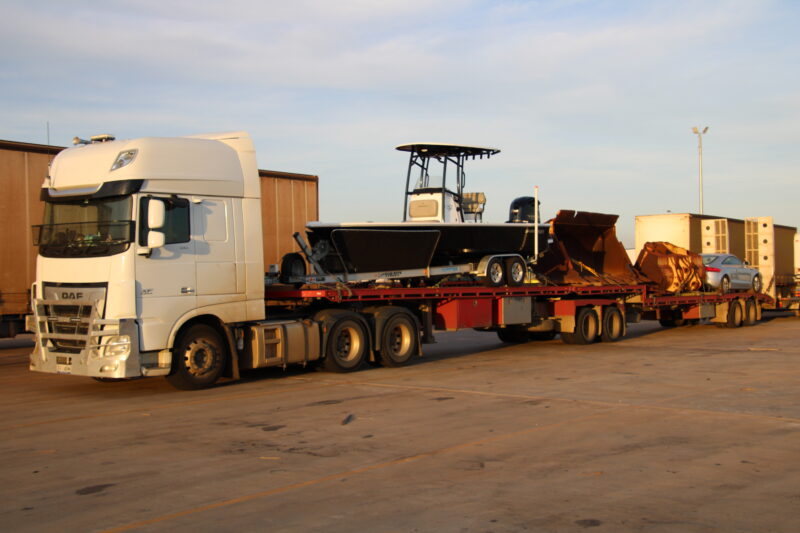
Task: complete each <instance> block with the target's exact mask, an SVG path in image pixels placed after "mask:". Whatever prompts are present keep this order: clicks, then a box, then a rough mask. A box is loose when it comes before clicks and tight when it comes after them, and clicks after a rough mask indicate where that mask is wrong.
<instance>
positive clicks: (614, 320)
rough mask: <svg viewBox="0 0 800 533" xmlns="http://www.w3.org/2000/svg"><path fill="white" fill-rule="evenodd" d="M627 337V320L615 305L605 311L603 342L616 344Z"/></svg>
mask: <svg viewBox="0 0 800 533" xmlns="http://www.w3.org/2000/svg"><path fill="white" fill-rule="evenodd" d="M624 335H625V319H624V318H623V317H622V313H620V311H619V309H618V308H617V307H614V306H613V305H611V306H608V307H606V308H605V309H604V310H603V333H602V334H601V335H600V338H601V339H602V341H603V342H616V341H618V340H619V339H621V338H622V337H623V336H624Z"/></svg>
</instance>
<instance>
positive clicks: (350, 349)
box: [323, 317, 367, 372]
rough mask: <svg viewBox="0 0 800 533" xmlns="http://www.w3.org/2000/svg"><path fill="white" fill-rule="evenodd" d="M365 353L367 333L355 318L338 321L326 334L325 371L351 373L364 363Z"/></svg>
mask: <svg viewBox="0 0 800 533" xmlns="http://www.w3.org/2000/svg"><path fill="white" fill-rule="evenodd" d="M366 352H367V333H366V331H365V330H364V326H363V325H362V324H361V322H360V321H359V320H357V319H355V318H350V317H345V318H341V319H339V320H338V321H337V322H336V323H335V324H334V325H333V327H332V328H331V330H330V333H328V342H327V344H326V346H325V361H324V362H323V364H324V366H325V370H329V371H331V372H352V371H353V370H356V369H357V368H358V367H360V366H361V363H363V362H364V356H365V355H366Z"/></svg>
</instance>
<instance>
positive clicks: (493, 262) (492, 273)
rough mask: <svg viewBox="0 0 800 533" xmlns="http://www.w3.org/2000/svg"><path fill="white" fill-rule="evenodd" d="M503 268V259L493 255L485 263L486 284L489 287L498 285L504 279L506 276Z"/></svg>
mask: <svg viewBox="0 0 800 533" xmlns="http://www.w3.org/2000/svg"><path fill="white" fill-rule="evenodd" d="M504 270H505V269H504V268H503V260H502V259H501V258H499V257H493V258H492V259H490V260H489V262H488V263H487V264H486V278H485V282H486V285H488V286H489V287H500V286H501V285H503V284H504V283H505V281H506V279H505V278H506V276H505V272H504Z"/></svg>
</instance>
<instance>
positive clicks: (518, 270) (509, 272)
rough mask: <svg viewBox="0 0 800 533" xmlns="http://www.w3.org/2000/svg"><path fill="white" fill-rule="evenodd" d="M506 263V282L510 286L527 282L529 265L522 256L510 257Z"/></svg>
mask: <svg viewBox="0 0 800 533" xmlns="http://www.w3.org/2000/svg"><path fill="white" fill-rule="evenodd" d="M505 263H506V265H505V266H506V272H505V274H506V282H507V283H508V286H509V287H519V286H520V285H522V284H523V283H525V274H527V273H528V272H527V270H528V267H527V266H526V265H525V261H523V259H522V258H521V257H509V258H507V259H506V261H505Z"/></svg>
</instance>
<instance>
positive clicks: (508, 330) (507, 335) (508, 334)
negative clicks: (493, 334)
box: [497, 326, 531, 344]
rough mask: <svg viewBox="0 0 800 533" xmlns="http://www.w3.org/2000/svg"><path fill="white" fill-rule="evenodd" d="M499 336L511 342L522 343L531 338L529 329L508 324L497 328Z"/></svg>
mask: <svg viewBox="0 0 800 533" xmlns="http://www.w3.org/2000/svg"><path fill="white" fill-rule="evenodd" d="M497 337H498V338H499V339H500V340H501V341H503V342H507V343H509V344H521V343H523V342H528V341H529V340H531V338H530V336H529V334H528V330H527V329H522V328H517V327H514V326H506V327H504V328H500V329H498V330H497Z"/></svg>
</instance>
